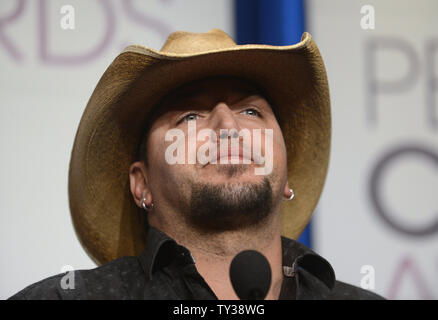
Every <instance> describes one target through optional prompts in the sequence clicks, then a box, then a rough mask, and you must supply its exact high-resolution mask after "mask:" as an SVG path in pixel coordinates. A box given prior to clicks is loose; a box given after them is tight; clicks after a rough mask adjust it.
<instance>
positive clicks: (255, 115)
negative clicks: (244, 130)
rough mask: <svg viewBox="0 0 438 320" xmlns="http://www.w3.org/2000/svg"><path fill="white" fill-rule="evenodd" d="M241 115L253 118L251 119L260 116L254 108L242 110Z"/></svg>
mask: <svg viewBox="0 0 438 320" xmlns="http://www.w3.org/2000/svg"><path fill="white" fill-rule="evenodd" d="M241 113H245V114H247V115H250V116H253V117H257V116H260V112H258V111H257V110H256V109H254V108H249V109H245V110H243V111H242V112H241Z"/></svg>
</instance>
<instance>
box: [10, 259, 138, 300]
mask: <svg viewBox="0 0 438 320" xmlns="http://www.w3.org/2000/svg"><path fill="white" fill-rule="evenodd" d="M141 273H142V270H141V266H140V264H139V261H138V259H137V257H123V258H119V259H116V260H114V261H111V262H109V263H107V264H104V265H102V266H100V267H97V268H94V269H89V270H75V271H68V272H65V273H61V274H57V275H54V276H52V277H49V278H46V279H44V280H41V281H38V282H36V283H34V284H31V285H29V286H27V287H26V288H24V289H23V290H21V291H19V292H18V293H16V294H15V295H13V296H11V297H10V298H9V300H82V299H130V298H135V297H132V294H133V290H131V288H129V286H135V287H138V289H141V288H140V286H139V285H138V283H140V284H141V281H139V280H140V279H142V278H144V277H141ZM135 279H136V280H137V281H136V280H135ZM134 291H135V290H134ZM138 292H140V290H138Z"/></svg>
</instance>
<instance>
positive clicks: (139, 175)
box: [129, 161, 152, 208]
mask: <svg viewBox="0 0 438 320" xmlns="http://www.w3.org/2000/svg"><path fill="white" fill-rule="evenodd" d="M146 173H147V169H146V167H145V165H144V163H143V162H142V161H136V162H134V163H132V164H131V166H130V168H129V183H130V189H131V193H132V197H133V198H134V201H135V203H136V204H137V206H139V207H140V208H143V207H142V200H143V198H144V197H145V198H146V204H150V203H152V194H151V192H150V189H149V186H148V180H147V174H146Z"/></svg>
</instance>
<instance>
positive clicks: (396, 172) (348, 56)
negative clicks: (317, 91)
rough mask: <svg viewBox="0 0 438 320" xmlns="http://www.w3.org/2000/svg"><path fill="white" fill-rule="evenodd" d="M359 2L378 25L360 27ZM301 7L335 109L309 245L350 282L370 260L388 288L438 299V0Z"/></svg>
mask: <svg viewBox="0 0 438 320" xmlns="http://www.w3.org/2000/svg"><path fill="white" fill-rule="evenodd" d="M363 5H372V6H373V7H374V13H375V29H362V27H361V19H362V17H363V16H364V14H362V13H361V8H362V6H363ZM307 9H308V10H307V12H308V20H307V21H308V26H309V31H310V32H311V34H312V35H313V37H314V38H315V40H316V43H317V44H318V46H319V48H320V50H321V52H322V55H323V58H324V60H325V63H326V66H327V72H328V78H329V84H330V89H331V101H332V112H333V144H332V150H331V162H330V168H329V173H328V179H327V184H326V186H325V190H324V192H323V196H322V198H321V201H320V203H319V209H320V210H319V212H317V214H316V215H315V216H314V217H315V219H314V220H315V221H314V222H315V223H314V234H315V241H316V243H315V247H316V250H317V251H318V252H319V253H321V254H322V255H323V256H325V257H326V258H327V259H328V260H329V261H330V262H331V263H332V264H333V266H334V268H335V271H336V273H337V275H338V278H340V279H343V280H345V281H348V282H350V283H352V284H355V285H360V283H361V278H362V277H363V276H365V275H367V274H368V273H364V274H362V273H361V267H362V266H363V265H371V266H373V267H374V271H375V291H377V292H378V293H380V294H382V295H384V296H385V297H388V298H393V299H400V298H406V299H419V298H423V299H437V298H438V268H437V267H438V227H437V225H436V224H437V219H438V216H437V213H438V211H437V210H438V172H437V169H438V139H437V135H438V107H437V106H436V102H434V101H436V98H437V92H438V82H437V80H436V79H437V78H438V63H437V62H438V47H437V43H438V19H437V14H438V2H437V1H425V0H422V1H400V0H385V1H350V0H331V1H316V0H312V1H308V2H307ZM433 78H434V79H435V80H434V81H435V84H433V80H432V79H433ZM379 163H380V165H379ZM378 168H381V170H379V169H378ZM372 190H376V193H377V194H378V197H377V200H376V201H373V200H372V199H373V198H372V196H371V195H372V193H373V192H372ZM375 203H376V204H377V205H376V204H375ZM379 207H381V210H380V211H381V213H383V215H384V216H387V217H388V218H387V220H388V221H386V220H384V219H383V218H382V215H381V214H379V212H380V211H379V210H378V209H377V208H379ZM433 226H434V228H433V229H432V230H430V233H429V234H428V235H426V233H427V232H426V231H427V230H425V229H427V228H432V227H433ZM404 229H407V230H404ZM414 229H417V233H418V234H417V235H413V234H409V233H413V232H414V231H415V230H414ZM422 229H424V230H422ZM402 230H404V231H402Z"/></svg>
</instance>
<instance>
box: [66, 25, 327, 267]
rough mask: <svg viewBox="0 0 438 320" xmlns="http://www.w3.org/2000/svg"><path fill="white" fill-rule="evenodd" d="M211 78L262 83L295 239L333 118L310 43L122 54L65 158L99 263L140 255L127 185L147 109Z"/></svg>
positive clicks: (320, 171)
mask: <svg viewBox="0 0 438 320" xmlns="http://www.w3.org/2000/svg"><path fill="white" fill-rule="evenodd" d="M210 76H236V77H241V78H246V79H249V80H251V81H253V82H255V83H257V84H259V85H260V86H261V87H262V88H263V89H264V90H265V91H266V93H267V94H268V95H269V96H270V98H271V100H272V102H273V103H274V105H275V106H276V108H277V116H278V121H279V124H280V127H281V128H282V132H283V136H284V139H285V143H286V148H287V162H288V179H289V183H290V185H291V186H292V187H293V189H294V192H295V198H294V199H293V200H292V201H287V202H284V203H283V208H282V213H281V214H282V217H281V228H282V234H283V235H284V236H287V237H289V238H297V237H298V236H299V235H300V234H301V232H302V231H303V229H304V228H305V226H306V224H307V223H308V221H309V219H310V217H311V215H312V213H313V210H314V209H315V207H316V204H317V202H318V200H319V197H320V194H321V192H322V189H323V185H324V182H325V178H326V174H327V169H328V163H329V153H330V136H331V116H330V98H329V89H328V83H327V76H326V71H325V67H324V63H323V60H322V58H321V55H320V53H319V50H318V48H317V46H316V44H315V43H314V41H313V39H312V37H311V36H310V34H308V33H304V34H303V37H302V40H301V42H299V43H297V44H295V45H291V46H269V45H241V46H235V47H231V48H227V49H222V50H215V51H208V52H201V53H197V54H166V53H163V52H158V51H155V50H152V49H149V48H146V47H141V46H130V47H128V48H127V49H125V50H124V51H123V52H122V53H121V54H120V55H119V56H117V57H116V59H115V60H114V61H113V62H112V64H111V65H110V66H109V67H108V69H107V70H106V71H105V73H104V74H103V76H102V78H101V79H100V81H99V83H98V84H97V86H96V88H95V90H94V92H93V94H92V96H91V98H90V100H89V102H88V104H87V107H86V109H85V111H84V114H83V116H82V119H81V121H80V124H79V128H78V131H77V133H76V138H75V142H74V146H73V150H72V154H71V161H70V170H69V201H70V210H71V215H72V220H73V224H74V227H75V230H76V233H77V236H78V238H79V240H80V241H81V244H82V246H83V247H84V248H85V250H86V251H87V253H88V254H89V255H90V257H91V258H92V259H93V260H94V261H95V262H96V263H97V264H99V265H100V264H104V263H106V262H109V261H112V260H114V259H116V258H118V257H122V256H132V255H137V254H138V253H139V252H140V251H141V250H142V249H143V248H144V244H145V230H144V224H143V223H142V218H141V215H142V214H143V215H144V212H142V211H141V210H140V209H139V208H138V207H137V206H136V205H135V203H134V201H133V199H132V195H131V193H130V189H129V167H130V165H131V164H132V162H133V161H134V160H135V157H136V153H137V149H138V146H139V143H140V141H141V138H142V129H143V125H144V121H145V118H146V116H147V113H148V112H149V111H150V109H151V108H152V107H153V106H154V105H155V104H156V103H157V102H158V101H159V100H160V99H161V98H162V97H163V96H165V95H166V94H167V93H168V92H169V91H171V90H172V89H175V88H177V87H179V86H181V85H182V84H184V83H187V82H190V81H193V80H197V79H201V78H204V77H210Z"/></svg>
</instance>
